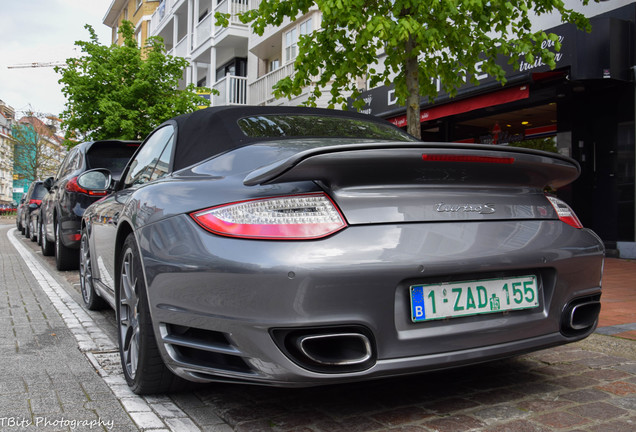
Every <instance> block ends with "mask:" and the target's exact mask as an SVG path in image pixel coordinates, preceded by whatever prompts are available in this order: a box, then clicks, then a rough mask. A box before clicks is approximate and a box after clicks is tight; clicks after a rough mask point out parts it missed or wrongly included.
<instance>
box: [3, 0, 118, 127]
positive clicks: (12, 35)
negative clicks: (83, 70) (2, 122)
mask: <svg viewBox="0 0 636 432" xmlns="http://www.w3.org/2000/svg"><path fill="white" fill-rule="evenodd" d="M110 4H111V0H19V1H16V0H0V100H2V101H4V103H5V104H7V105H10V106H12V107H13V108H14V109H15V110H16V111H17V112H16V117H18V118H19V117H21V116H22V115H23V112H22V111H25V110H28V109H29V106H30V107H31V109H32V110H33V111H36V112H41V113H45V114H55V115H59V113H61V112H62V111H63V110H64V103H65V98H64V95H63V94H62V91H61V86H60V84H58V82H57V81H58V80H59V79H60V75H58V74H56V73H55V71H54V70H53V68H51V67H40V68H26V69H8V68H7V66H8V65H14V64H21V63H32V62H52V61H64V60H66V59H67V58H69V57H74V56H77V55H79V52H78V51H74V48H75V45H74V44H75V41H79V40H83V41H88V40H89V33H88V31H87V30H86V29H85V28H84V25H85V24H90V25H91V26H92V27H93V28H94V29H95V31H96V32H97V36H98V37H99V42H100V43H101V44H103V45H110V42H111V30H110V28H109V27H107V26H105V25H104V24H103V23H102V19H103V18H104V16H105V15H106V11H107V10H108V7H109V6H110Z"/></svg>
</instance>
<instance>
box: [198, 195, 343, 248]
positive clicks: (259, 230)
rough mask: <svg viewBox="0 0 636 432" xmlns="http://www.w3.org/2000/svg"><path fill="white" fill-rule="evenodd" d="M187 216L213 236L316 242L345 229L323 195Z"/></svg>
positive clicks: (249, 203) (243, 204) (254, 202)
mask: <svg viewBox="0 0 636 432" xmlns="http://www.w3.org/2000/svg"><path fill="white" fill-rule="evenodd" d="M190 216H191V217H192V218H193V219H194V220H195V221H196V222H197V223H198V224H199V225H201V226H202V227H203V228H205V229H206V230H208V231H210V232H212V233H215V234H219V235H222V236H228V237H239V238H249V239H276V240H310V239H319V238H323V237H326V236H328V235H330V234H333V233H335V232H337V231H340V230H341V229H343V228H345V227H346V226H347V223H346V222H345V220H344V217H343V216H342V215H341V214H340V211H339V210H338V209H337V207H336V205H335V204H334V203H333V202H332V201H331V199H330V198H329V197H328V196H327V195H325V194H323V193H315V194H305V195H292V196H284V197H275V198H262V199H255V200H249V201H240V202H235V203H229V204H224V205H221V206H217V207H212V208H209V209H205V210H200V211H197V212H194V213H191V214H190Z"/></svg>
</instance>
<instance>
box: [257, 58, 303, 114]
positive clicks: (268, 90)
mask: <svg viewBox="0 0 636 432" xmlns="http://www.w3.org/2000/svg"><path fill="white" fill-rule="evenodd" d="M293 74H294V64H293V63H288V64H286V65H285V66H282V67H280V68H278V69H276V70H275V71H272V72H270V73H268V74H267V75H263V76H262V77H260V78H259V79H257V80H256V81H254V82H253V83H251V84H250V104H252V105H261V104H263V103H265V102H268V101H271V100H273V99H274V94H273V93H272V87H273V86H274V84H276V83H277V82H278V81H280V80H281V79H283V78H285V77H287V76H291V75H293Z"/></svg>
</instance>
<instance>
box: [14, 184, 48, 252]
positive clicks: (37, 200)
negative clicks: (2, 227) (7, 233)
mask: <svg viewBox="0 0 636 432" xmlns="http://www.w3.org/2000/svg"><path fill="white" fill-rule="evenodd" d="M45 194H46V188H45V187H44V184H43V182H41V181H34V182H32V183H31V185H30V186H29V189H28V190H27V193H26V194H24V197H23V199H22V200H20V202H21V204H20V205H21V210H20V212H19V213H18V215H17V221H16V224H17V226H18V229H19V230H21V231H22V234H24V235H25V236H27V237H29V238H30V239H32V240H35V238H36V230H37V225H32V224H31V216H32V214H33V213H34V212H36V211H37V210H38V209H39V208H40V204H42V198H43V197H44V195H45Z"/></svg>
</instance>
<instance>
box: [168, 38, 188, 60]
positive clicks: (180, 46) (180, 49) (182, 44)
mask: <svg viewBox="0 0 636 432" xmlns="http://www.w3.org/2000/svg"><path fill="white" fill-rule="evenodd" d="M168 55H171V56H174V57H187V56H188V35H185V36H184V37H182V38H181V40H180V41H179V42H177V44H176V45H175V47H174V48H173V49H171V50H170V51H168Z"/></svg>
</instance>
